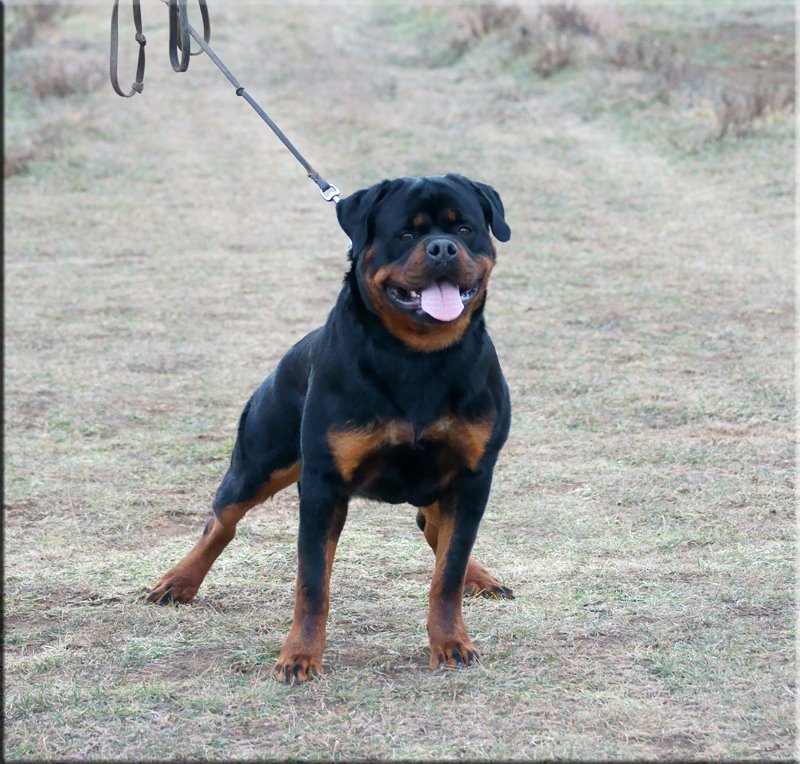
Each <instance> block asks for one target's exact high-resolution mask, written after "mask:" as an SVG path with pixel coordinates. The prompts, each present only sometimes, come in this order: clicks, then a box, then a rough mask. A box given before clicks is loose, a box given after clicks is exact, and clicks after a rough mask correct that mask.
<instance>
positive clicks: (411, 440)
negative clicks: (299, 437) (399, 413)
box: [328, 414, 492, 503]
mask: <svg viewBox="0 0 800 764" xmlns="http://www.w3.org/2000/svg"><path fill="white" fill-rule="evenodd" d="M491 433H492V424H491V422H490V421H488V420H478V421H471V422H470V421H466V420H464V419H460V418H458V417H456V416H455V415H453V414H446V415H444V416H441V417H439V418H437V419H435V420H434V421H433V422H431V423H429V424H427V425H425V426H424V427H421V428H416V429H415V427H414V425H413V424H412V423H411V422H408V421H405V420H401V419H389V420H386V421H383V422H376V423H372V424H369V425H366V426H362V427H356V428H351V429H346V428H342V429H333V430H331V431H329V433H328V445H329V446H330V449H331V454H332V456H333V461H334V463H335V465H336V468H337V470H338V471H339V474H340V475H341V476H342V478H343V479H344V481H345V482H346V483H347V484H348V485H350V486H351V487H352V488H353V490H354V492H355V493H361V494H364V495H368V496H371V497H374V498H377V499H381V500H384V501H390V502H402V501H409V502H411V503H415V502H414V499H422V498H424V497H425V496H427V495H428V494H429V493H430V492H431V491H432V490H434V489H436V488H437V487H438V488H443V487H444V486H446V485H447V484H448V483H449V482H450V481H451V480H452V479H453V477H455V475H456V474H458V472H460V471H461V470H464V469H469V470H475V469H476V468H477V466H478V463H479V462H480V460H481V458H482V457H483V454H484V452H485V450H486V444H487V443H488V441H489V438H490V436H491Z"/></svg>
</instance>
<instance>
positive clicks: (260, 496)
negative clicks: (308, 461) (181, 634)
mask: <svg viewBox="0 0 800 764" xmlns="http://www.w3.org/2000/svg"><path fill="white" fill-rule="evenodd" d="M299 477H300V462H297V463H295V464H293V465H291V466H290V467H287V468H286V469H280V470H275V471H274V472H273V473H272V474H271V475H270V476H269V479H268V480H267V481H266V482H265V483H264V484H263V485H261V487H260V488H259V490H258V491H257V493H256V495H255V496H254V497H253V498H252V499H249V500H248V501H244V502H240V503H238V504H229V505H228V506H227V507H223V508H222V509H221V510H220V512H219V513H218V514H217V515H216V516H213V515H212V517H211V518H210V520H208V521H207V522H206V527H205V530H204V531H203V535H202V536H201V537H200V538H199V539H198V541H197V543H196V544H195V545H194V546H193V547H192V549H191V551H190V552H189V553H188V554H187V555H186V556H185V557H183V558H182V559H181V560H180V561H179V562H178V563H177V564H176V565H175V566H173V567H172V568H170V569H169V570H168V571H167V572H166V573H165V574H164V575H163V576H161V578H160V579H159V581H158V583H157V584H156V585H155V587H153V590H152V591H151V592H150V594H149V595H148V596H147V601H148V602H158V603H160V604H161V603H164V604H166V603H168V602H189V601H190V600H191V599H193V597H194V596H195V594H197V591H198V589H199V588H200V584H202V583H203V579H204V578H205V577H206V575H207V574H208V571H209V570H211V566H212V565H213V564H214V561H215V560H216V559H217V557H219V556H220V554H221V553H222V550H223V549H225V547H226V546H228V544H229V543H230V542H231V541H232V540H233V537H234V536H235V535H236V525H237V524H238V523H239V521H240V520H241V519H242V518H243V517H244V516H245V514H246V513H247V510H249V509H251V508H252V507H254V506H256V505H257V504H261V503H262V502H264V501H266V500H267V499H268V498H270V497H271V496H274V495H275V494H276V493H278V491H280V490H282V489H283V488H286V487H287V486H288V485H291V484H292V483H296V482H297V480H298V479H299Z"/></svg>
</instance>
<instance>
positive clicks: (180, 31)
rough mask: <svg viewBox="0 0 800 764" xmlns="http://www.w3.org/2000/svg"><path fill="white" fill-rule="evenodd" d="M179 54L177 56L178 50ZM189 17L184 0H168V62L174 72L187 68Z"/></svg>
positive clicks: (183, 70)
mask: <svg viewBox="0 0 800 764" xmlns="http://www.w3.org/2000/svg"><path fill="white" fill-rule="evenodd" d="M179 50H180V52H181V55H180V58H178V51H179ZM189 51H190V42H189V17H188V15H187V13H186V0H169V62H170V64H172V69H173V70H174V71H176V72H185V71H186V70H187V69H188V68H189V55H190V52H189Z"/></svg>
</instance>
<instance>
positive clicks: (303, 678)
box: [272, 652, 324, 685]
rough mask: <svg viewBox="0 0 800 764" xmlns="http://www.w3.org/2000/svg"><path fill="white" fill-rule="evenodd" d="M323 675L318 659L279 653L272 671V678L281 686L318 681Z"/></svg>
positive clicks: (310, 656)
mask: <svg viewBox="0 0 800 764" xmlns="http://www.w3.org/2000/svg"><path fill="white" fill-rule="evenodd" d="M323 673H324V672H323V670H322V661H321V659H320V658H317V657H315V656H312V655H307V654H306V655H301V654H299V653H298V654H292V653H289V652H287V653H286V654H284V653H283V652H281V654H280V655H279V656H278V661H277V663H276V664H275V667H274V668H273V669H272V678H273V679H274V680H275V681H276V682H280V683H281V684H288V685H295V684H302V683H303V682H310V681H311V680H313V679H319V678H320V677H321V676H322V675H323Z"/></svg>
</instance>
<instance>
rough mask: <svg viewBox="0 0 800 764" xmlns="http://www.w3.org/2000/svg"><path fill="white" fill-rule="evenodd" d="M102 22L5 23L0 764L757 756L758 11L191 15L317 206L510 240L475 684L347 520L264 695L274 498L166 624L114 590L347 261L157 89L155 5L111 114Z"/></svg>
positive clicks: (770, 454) (774, 285)
mask: <svg viewBox="0 0 800 764" xmlns="http://www.w3.org/2000/svg"><path fill="white" fill-rule="evenodd" d="M124 5H125V3H124V2H123V6H124ZM191 5H192V4H191V3H190V7H191ZM110 6H111V3H110V2H103V3H99V2H98V3H94V4H90V5H86V6H76V5H70V7H69V9H68V10H69V12H65V13H56V14H54V15H53V14H48V13H44V14H42V17H41V18H37V19H33V23H32V25H30V24H29V26H28V27H25V26H24V24H23V23H22V21H21V20H20V17H19V15H15V13H16V14H19V13H21V12H22V11H21V10H20V8H21V7H20V6H17V7H16V9H15V6H13V5H12V6H11V7H10V8H9V7H7V8H6V20H5V23H6V30H5V31H6V35H7V37H6V39H7V43H8V42H9V40H10V36H11V34H12V32H13V34H14V35H15V37H14V46H13V47H12V46H9V47H8V49H7V53H6V100H5V110H6V111H5V120H6V130H7V132H6V166H5V173H6V176H7V177H6V185H5V265H4V272H5V356H4V361H5V369H4V371H5V380H4V381H5V408H4V414H5V416H4V423H5V430H4V437H5V443H4V446H5V474H4V501H5V507H4V563H5V564H4V573H5V576H4V661H5V663H4V668H5V673H4V722H5V725H4V757H5V758H6V759H7V760H9V759H11V760H23V759H28V760H30V759H34V760H38V759H61V760H63V759H73V760H74V759H80V760H87V759H90V760H98V759H103V760H109V759H123V760H138V761H147V760H164V759H239V760H241V759H260V760H268V759H275V760H286V759H341V760H348V761H352V760H358V759H371V760H383V759H395V760H400V759H413V760H445V759H457V758H467V759H470V760H478V759H501V760H512V759H516V760H531V759H549V758H556V757H557V758H562V759H564V758H566V759H584V760H587V759H588V760H598V759H648V760H656V759H661V760H665V759H682V760H690V759H703V760H708V759H744V758H747V759H754V760H756V759H757V760H776V759H789V758H792V757H796V756H797V755H798V749H797V742H796V741H797V738H796V732H797V727H796V716H795V714H796V708H797V706H796V671H797V658H796V652H795V638H796V618H795V606H796V602H795V584H794V581H795V567H794V561H795V550H796V525H795V514H794V512H795V507H794V491H793V483H794V445H793V432H794V412H795V395H794V386H793V353H794V321H795V318H794V316H795V313H794V289H795V279H794V262H793V254H794V253H793V250H794V210H793V201H794V182H795V180H794V179H795V175H794V162H795V154H794V151H795V139H794V109H793V104H794V101H793V98H794V28H793V23H794V19H793V14H794V9H793V6H792V5H791V4H783V5H773V6H767V5H752V6H749V5H747V4H745V3H737V4H735V5H725V6H723V5H722V4H706V5H693V6H681V7H676V6H673V5H670V4H662V5H653V4H650V5H649V6H648V7H644V6H643V7H634V6H619V7H617V8H605V9H603V8H599V7H594V8H592V9H588V8H587V9H584V10H581V9H580V7H577V8H576V7H575V6H571V5H555V6H550V7H549V8H543V7H537V6H525V7H524V8H523V9H519V8H516V7H514V6H502V7H497V6H483V7H474V8H472V9H465V8H456V7H454V6H450V7H435V6H434V5H433V4H422V5H411V6H406V7H405V8H401V7H400V6H390V5H375V4H374V5H366V4H363V5H353V4H348V5H338V6H321V5H318V6H309V5H300V4H272V3H269V4H267V3H261V4H245V3H232V2H228V3H216V2H212V3H211V14H212V22H213V24H214V32H213V37H212V45H214V47H215V49H216V50H217V52H218V53H219V55H220V56H221V57H222V58H223V60H224V61H225V62H226V63H227V64H228V65H229V66H230V67H231V68H232V69H233V70H234V71H235V72H236V73H237V75H238V76H239V78H240V79H241V80H242V82H243V83H244V84H245V85H246V86H247V87H248V90H249V91H250V92H251V93H252V94H253V95H254V97H256V98H257V99H259V100H260V101H261V102H262V103H263V105H264V106H265V107H266V108H267V110H268V111H269V112H270V114H271V115H272V116H273V118H275V119H276V120H277V121H278V123H279V124H280V125H281V127H282V128H283V129H284V130H285V131H286V132H287V134H288V135H289V136H290V137H291V138H292V139H294V140H295V141H296V142H297V144H298V146H299V147H300V148H301V150H303V151H304V152H305V153H306V154H307V156H308V157H309V159H310V160H311V162H312V163H313V164H314V165H315V166H316V167H317V169H318V170H319V171H320V172H321V173H322V174H323V175H324V176H325V177H327V178H328V179H329V180H331V181H333V182H335V183H337V184H338V185H339V186H340V187H341V188H342V190H343V192H344V193H345V194H346V193H350V192H352V191H354V190H356V189H358V188H362V187H364V186H366V185H370V184H372V183H373V182H375V181H377V180H379V179H381V178H383V177H394V176H399V175H414V174H435V173H441V172H450V171H456V172H462V173H464V174H466V175H468V176H471V177H474V178H476V179H479V180H482V181H485V182H488V183H490V184H492V185H493V186H494V187H495V188H497V189H498V191H499V192H500V194H501V196H502V198H503V200H504V202H505V205H506V210H507V218H508V222H509V224H510V226H511V230H512V238H511V241H510V242H509V243H508V244H506V245H501V246H499V258H498V264H497V267H496V269H495V273H494V276H493V279H492V285H491V289H490V296H489V302H488V305H487V320H488V324H489V328H490V331H491V334H492V336H493V339H494V341H495V344H496V346H497V348H498V353H499V356H500V359H501V363H502V365H503V368H504V371H505V373H506V376H507V378H508V381H509V385H510V388H511V394H512V400H513V404H514V420H513V425H512V432H511V437H510V440H509V442H508V444H507V447H506V449H505V450H504V452H503V453H502V455H501V458H500V462H499V465H498V468H497V471H496V473H495V482H494V487H493V492H492V497H491V499H490V504H489V508H488V510H487V513H486V516H485V519H484V523H483V525H482V527H481V532H480V534H479V537H478V542H477V546H476V552H477V554H478V555H479V557H480V558H481V559H482V560H483V561H484V562H485V563H486V564H487V565H488V566H489V567H491V568H492V570H493V571H495V572H496V573H497V574H498V575H499V576H500V577H501V578H502V579H503V580H504V581H505V582H506V583H507V584H508V585H510V586H512V587H513V588H514V592H515V594H516V595H517V598H516V599H515V600H514V601H502V602H501V601H488V600H469V601H467V603H466V605H465V618H466V621H467V624H468V627H469V628H470V631H471V636H472V638H473V640H474V642H475V643H476V645H477V646H478V648H479V649H480V650H481V652H482V655H483V663H482V664H481V665H480V666H478V667H475V668H471V669H468V670H464V671H457V670H447V671H445V670H440V671H433V670H431V669H429V668H428V667H427V663H428V657H427V638H426V634H425V618H426V611H427V592H428V585H429V581H430V576H431V572H432V568H433V557H432V555H431V554H430V551H429V549H428V547H427V545H426V544H425V543H424V540H423V538H422V535H421V534H420V533H419V531H418V529H417V528H416V526H415V524H414V514H415V513H414V510H413V509H412V508H411V507H405V508H404V507H402V506H400V507H390V506H384V505H378V504H373V503H369V502H364V501H356V502H354V503H353V504H352V505H351V509H350V517H349V520H348V525H347V526H346V527H345V530H344V533H343V535H342V540H341V543H340V545H339V553H338V556H337V560H336V566H335V568H334V572H333V581H332V608H331V616H330V622H329V642H328V649H327V651H326V654H325V667H326V675H325V677H324V678H323V679H322V680H321V681H318V682H314V683H311V684H308V685H304V686H302V687H298V688H286V687H282V686H279V685H277V684H276V683H275V682H273V681H272V680H271V679H270V678H269V674H270V670H271V667H272V664H273V661H274V659H275V657H276V656H277V653H278V651H279V649H280V646H281V644H282V641H283V638H284V636H285V634H286V631H287V629H288V626H289V623H290V619H291V614H292V601H293V586H294V583H293V582H294V571H295V540H296V527H297V497H296V492H295V491H294V490H287V491H285V492H284V493H282V494H280V495H278V496H277V497H276V498H275V499H274V500H273V501H271V502H269V503H268V504H267V505H265V506H263V507H260V508H258V509H255V510H253V511H252V512H251V513H250V515H249V516H248V517H247V518H246V519H245V521H244V522H242V523H241V525H240V530H239V534H238V536H237V538H236V540H235V541H234V542H233V544H231V546H230V547H229V548H228V550H227V551H226V552H225V554H224V555H223V556H222V557H221V558H220V559H219V560H218V562H217V564H216V565H215V567H214V569H213V570H212V572H211V574H210V575H209V577H208V579H207V580H206V582H205V584H204V586H203V588H202V589H201V591H200V593H199V595H198V596H197V598H196V600H195V601H194V602H193V603H192V604H190V605H188V606H183V607H164V608H158V607H155V606H147V605H145V604H144V603H143V596H144V595H145V594H146V593H147V591H148V589H149V587H150V586H151V585H152V584H153V583H154V582H155V581H156V580H157V579H158V578H159V576H160V575H161V573H163V572H164V570H165V569H166V568H167V567H169V566H170V565H172V564H173V563H174V562H175V561H176V560H177V559H178V558H179V557H180V556H181V555H182V554H183V553H184V552H185V551H186V550H187V549H188V548H189V547H190V546H191V544H192V543H194V540H195V539H196V538H197V537H198V535H199V534H200V532H201V530H202V527H203V523H204V521H205V518H206V517H207V515H208V512H209V509H210V502H211V498H212V496H213V492H214V490H215V488H216V485H217V483H218V481H219V479H220V478H221V476H222V474H223V473H224V471H225V468H226V466H227V460H228V458H229V454H230V449H231V446H232V444H233V436H234V433H235V427H236V422H237V418H238V415H239V412H240V410H241V407H242V405H243V404H244V402H245V401H246V399H247V397H248V396H249V394H250V393H251V391H252V390H253V389H254V388H255V386H256V385H257V384H258V383H259V382H260V380H261V379H262V378H263V377H264V376H265V375H266V374H267V373H268V372H269V371H270V370H271V369H272V367H273V366H274V364H275V363H276V361H277V360H278V359H279V358H280V357H281V355H282V354H283V352H284V351H285V350H286V349H287V348H288V347H289V345H290V344H292V343H293V342H295V341H296V340H297V339H299V338H300V337H301V336H303V335H304V334H305V333H306V332H308V331H309V330H311V329H313V328H314V327H316V326H317V325H319V324H320V323H321V322H322V321H323V320H324V319H325V316H326V315H327V312H328V310H329V309H330V307H331V306H332V304H333V302H334V300H335V297H336V295H337V293H338V290H339V285H340V282H341V277H342V274H343V272H344V269H345V266H346V258H345V253H346V248H347V239H346V237H345V235H344V234H343V233H342V232H341V230H340V229H339V228H338V226H337V223H336V216H335V213H334V209H333V206H332V205H326V204H324V203H323V202H321V201H320V200H319V197H318V196H317V193H316V190H315V188H314V187H313V185H312V184H311V183H309V182H308V181H307V180H306V179H305V178H304V177H303V172H302V170H301V169H300V167H299V165H297V164H295V162H294V160H293V159H292V158H291V157H290V156H289V154H288V153H287V152H285V151H284V150H283V148H282V147H281V146H280V144H279V143H278V142H277V140H276V139H275V138H274V137H273V136H272V134H271V133H269V132H268V130H267V129H266V128H265V127H264V126H263V125H262V123H261V122H260V120H258V118H257V117H256V115H255V114H254V113H252V112H251V111H250V109H249V108H248V107H247V106H246V104H244V103H243V102H241V100H240V99H237V98H236V97H235V95H234V93H233V90H232V88H230V86H229V84H228V83H227V82H226V81H225V80H224V78H223V77H222V75H220V74H219V72H218V71H217V70H216V69H215V68H214V67H213V66H212V64H211V63H210V62H209V61H208V60H206V59H205V58H204V57H197V58H195V59H193V60H192V64H191V66H190V69H189V71H188V72H187V73H185V74H180V75H176V74H173V73H172V71H171V70H170V68H169V63H168V60H167V54H166V12H165V10H164V8H163V7H162V6H161V4H160V3H158V2H156V0H145V2H144V3H143V6H144V8H143V15H144V21H145V32H146V34H147V38H148V45H147V55H148V72H147V78H146V84H145V89H144V93H143V94H142V95H139V96H136V97H135V98H133V99H131V100H127V101H123V100H122V99H119V98H117V97H116V96H115V95H114V94H113V93H112V91H111V89H110V86H109V85H108V83H107V81H106V80H105V77H106V73H105V69H106V66H107V62H106V55H107V52H106V50H105V46H106V44H107V35H108V19H109V15H110ZM129 13H130V11H129V9H128V8H125V9H123V22H124V24H125V26H124V34H123V36H124V38H125V43H126V44H125V47H124V48H123V57H122V66H123V73H122V83H123V86H127V84H128V82H129V81H130V78H131V76H132V73H133V67H134V61H135V50H134V47H135V46H134V45H132V44H130V43H131V40H132V31H131V27H130V26H129V25H130V20H129ZM23 21H24V19H23ZM27 21H30V19H28V20H27ZM12 22H13V23H14V24H16V26H14V27H13V28H12ZM26 23H27V22H26ZM59 51H61V52H63V57H59V54H58V52H59Z"/></svg>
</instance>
